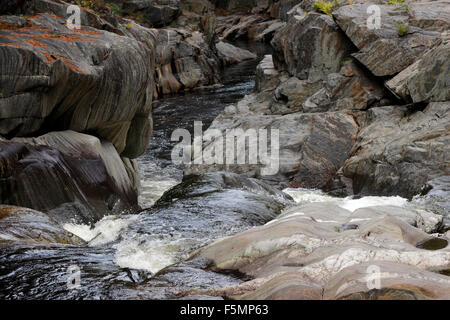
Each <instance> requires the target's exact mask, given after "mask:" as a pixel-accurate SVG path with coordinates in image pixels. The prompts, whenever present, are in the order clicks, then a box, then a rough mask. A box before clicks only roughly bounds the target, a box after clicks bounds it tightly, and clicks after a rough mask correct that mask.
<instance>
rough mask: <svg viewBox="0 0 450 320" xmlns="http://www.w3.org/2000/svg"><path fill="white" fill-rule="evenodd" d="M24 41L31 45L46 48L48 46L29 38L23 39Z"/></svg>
mask: <svg viewBox="0 0 450 320" xmlns="http://www.w3.org/2000/svg"><path fill="white" fill-rule="evenodd" d="M25 42H26V43H28V44H29V45H32V46H33V47H41V48H47V47H48V46H47V45H46V44H45V43H40V42H39V41H36V40H33V39H30V40H25Z"/></svg>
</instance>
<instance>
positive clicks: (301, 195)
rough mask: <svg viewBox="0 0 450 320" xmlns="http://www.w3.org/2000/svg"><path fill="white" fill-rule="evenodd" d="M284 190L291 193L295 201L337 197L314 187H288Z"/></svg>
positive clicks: (332, 199)
mask: <svg viewBox="0 0 450 320" xmlns="http://www.w3.org/2000/svg"><path fill="white" fill-rule="evenodd" d="M283 192H284V193H287V194H288V195H290V196H291V197H292V199H294V201H295V202H328V201H335V200H336V199H337V198H334V197H331V196H329V195H327V194H325V193H323V192H322V191H321V190H314V189H302V188H297V189H295V188H287V189H284V190H283Z"/></svg>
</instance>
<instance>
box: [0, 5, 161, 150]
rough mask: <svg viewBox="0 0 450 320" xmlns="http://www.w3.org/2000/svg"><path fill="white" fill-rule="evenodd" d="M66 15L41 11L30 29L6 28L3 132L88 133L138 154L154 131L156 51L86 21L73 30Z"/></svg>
mask: <svg viewBox="0 0 450 320" xmlns="http://www.w3.org/2000/svg"><path fill="white" fill-rule="evenodd" d="M33 3H34V2H33ZM37 3H41V4H42V5H43V6H44V4H45V3H46V2H42V1H41V2H37ZM52 6H54V7H55V8H53V7H52V9H51V10H55V11H56V10H60V11H63V10H64V9H66V8H67V5H63V4H58V3H52ZM47 10H49V9H47ZM51 10H49V11H50V12H52V11H51ZM41 12H42V11H41ZM82 12H84V11H82ZM61 16H64V14H62V15H61ZM83 17H84V19H87V18H86V17H87V16H83ZM82 20H83V19H82ZM61 21H64V20H63V19H62V18H60V17H57V16H52V15H47V14H37V15H35V16H32V17H28V18H27V23H28V26H27V27H18V28H17V29H15V30H2V31H1V32H0V41H1V45H0V70H1V71H2V72H1V76H0V134H2V135H4V136H6V137H13V136H30V135H33V134H36V133H42V132H46V131H51V130H66V129H68V130H74V131H78V132H90V133H94V134H95V135H97V136H98V137H100V138H102V139H106V140H108V141H111V142H112V143H113V144H114V146H115V147H116V149H117V151H118V152H119V153H121V154H122V155H124V156H127V157H130V158H135V157H137V156H139V155H140V154H142V153H143V152H144V151H145V149H146V146H147V143H148V140H149V137H150V135H151V116H150V112H151V102H152V96H153V70H154V65H153V58H152V57H153V55H154V52H152V51H151V49H150V48H149V47H147V46H143V45H142V44H141V43H139V42H138V41H136V40H135V39H132V38H129V37H121V36H118V35H116V34H114V33H111V32H106V31H103V30H99V29H95V28H92V27H89V26H86V25H84V24H83V28H82V29H81V30H76V29H74V30H70V29H69V28H67V27H66V26H65V25H64V24H62V23H61ZM127 142H129V143H132V144H133V145H132V146H127Z"/></svg>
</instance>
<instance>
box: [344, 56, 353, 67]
mask: <svg viewBox="0 0 450 320" xmlns="http://www.w3.org/2000/svg"><path fill="white" fill-rule="evenodd" d="M349 62H352V58H350V57H347V58H345V59H344V60H342V61H341V66H345V65H346V64H347V63H349Z"/></svg>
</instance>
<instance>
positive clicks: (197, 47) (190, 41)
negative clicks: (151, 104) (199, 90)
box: [155, 28, 220, 95]
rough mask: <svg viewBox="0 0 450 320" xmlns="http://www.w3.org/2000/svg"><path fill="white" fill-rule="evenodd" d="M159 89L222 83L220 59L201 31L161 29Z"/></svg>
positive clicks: (158, 38)
mask: <svg viewBox="0 0 450 320" xmlns="http://www.w3.org/2000/svg"><path fill="white" fill-rule="evenodd" d="M155 32H156V43H157V45H156V75H155V78H156V89H157V92H158V94H159V95H162V94H169V93H176V92H179V91H183V90H191V89H193V88H195V87H202V86H208V85H214V84H217V83H219V82H220V72H219V66H220V65H219V58H218V57H217V55H216V53H215V52H214V51H213V50H212V48H211V47H210V46H209V44H208V43H207V42H206V41H205V39H204V38H203V34H202V33H200V32H193V33H191V32H188V31H187V30H184V29H172V28H169V29H158V30H155Z"/></svg>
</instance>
